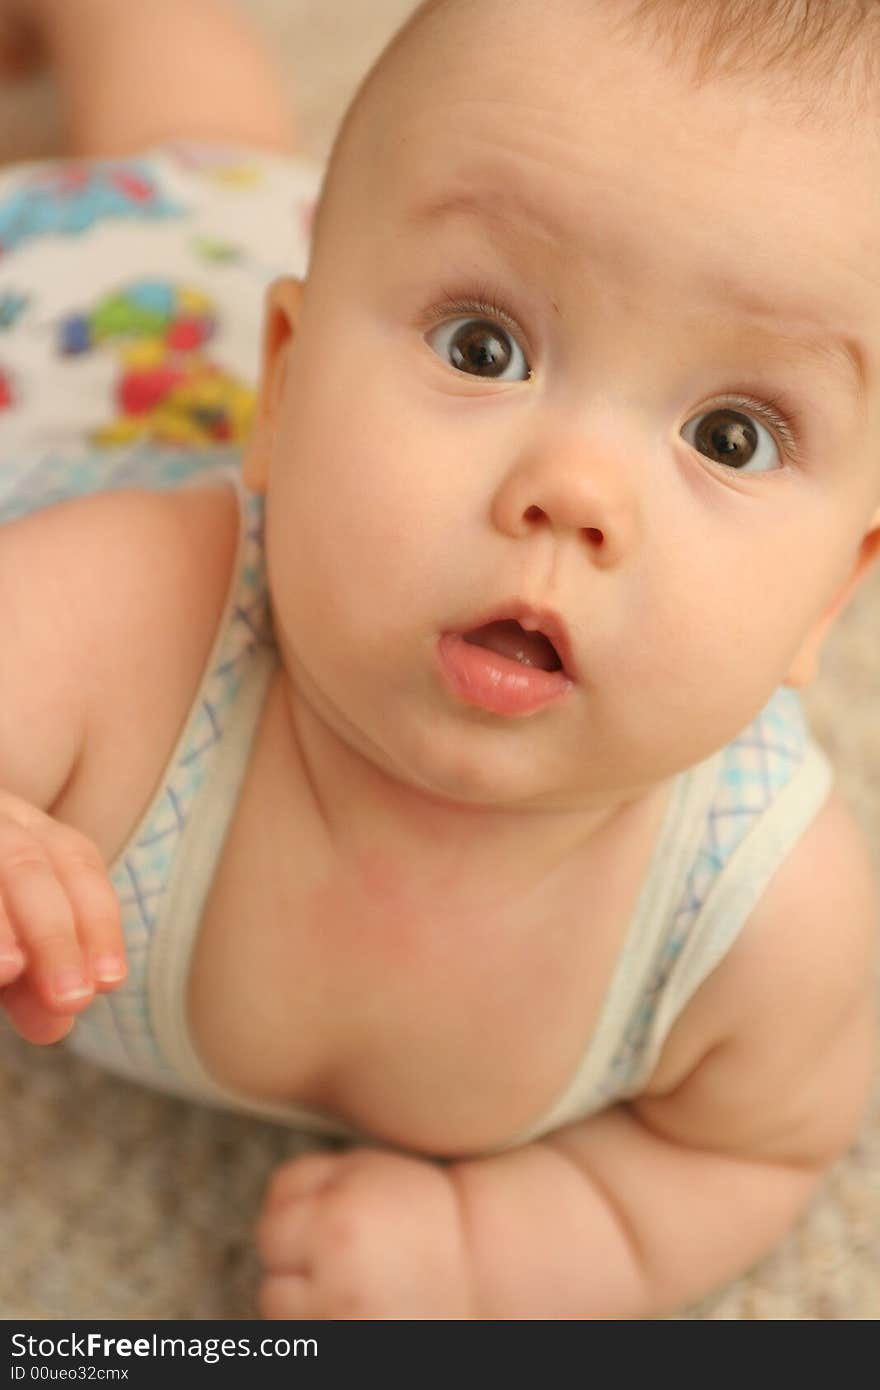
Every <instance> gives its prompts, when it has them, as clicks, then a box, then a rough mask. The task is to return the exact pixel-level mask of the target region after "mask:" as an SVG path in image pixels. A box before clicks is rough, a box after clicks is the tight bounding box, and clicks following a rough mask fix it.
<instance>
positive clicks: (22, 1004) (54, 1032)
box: [0, 975, 74, 1046]
mask: <svg viewBox="0 0 880 1390" xmlns="http://www.w3.org/2000/svg"><path fill="white" fill-rule="evenodd" d="M0 1008H2V1009H4V1011H5V1013H6V1016H7V1018H8V1019H9V1022H10V1023H11V1024H12V1026H13V1028H14V1029H15V1031H16V1032H17V1033H19V1034H20V1035H21V1037H23V1038H24V1040H25V1042H29V1043H36V1044H37V1045H38V1046H46V1045H48V1044H49V1043H57V1042H60V1041H61V1039H62V1038H66V1037H67V1034H68V1033H69V1032H70V1030H71V1028H72V1027H73V1023H74V1020H73V1019H72V1018H70V1017H65V1016H64V1015H62V1014H58V1013H52V1012H50V1011H49V1010H48V1009H47V1008H46V1006H45V1004H44V1003H43V1002H42V1001H41V1000H40V999H39V998H38V996H37V994H36V991H35V989H34V986H33V984H32V983H31V981H30V979H29V978H28V976H27V975H25V976H24V977H23V978H22V979H20V980H16V982H15V984H14V985H9V986H8V987H7V988H6V989H3V990H0Z"/></svg>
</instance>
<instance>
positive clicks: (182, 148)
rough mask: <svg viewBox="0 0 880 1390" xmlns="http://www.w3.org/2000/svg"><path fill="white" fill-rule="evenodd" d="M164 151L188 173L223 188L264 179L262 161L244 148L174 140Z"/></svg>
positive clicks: (254, 184) (252, 185)
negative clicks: (258, 160)
mask: <svg viewBox="0 0 880 1390" xmlns="http://www.w3.org/2000/svg"><path fill="white" fill-rule="evenodd" d="M165 152H166V153H167V154H170V155H171V156H172V157H173V158H175V159H176V160H177V161H178V163H179V164H180V165H182V167H183V168H184V169H186V170H187V171H188V172H189V173H191V174H198V175H199V176H201V177H202V178H205V179H207V180H209V181H210V182H211V183H215V184H218V185H220V186H221V187H223V188H241V189H252V188H257V187H259V185H260V184H262V183H264V182H265V178H266V173H265V170H264V168H263V167H262V165H260V164H259V163H258V162H257V160H255V159H254V158H253V156H252V155H249V153H248V151H247V150H240V149H236V147H235V146H234V145H201V144H195V143H193V144H190V143H187V142H186V141H177V142H175V143H174V144H172V145H168V146H167V147H166V150H165Z"/></svg>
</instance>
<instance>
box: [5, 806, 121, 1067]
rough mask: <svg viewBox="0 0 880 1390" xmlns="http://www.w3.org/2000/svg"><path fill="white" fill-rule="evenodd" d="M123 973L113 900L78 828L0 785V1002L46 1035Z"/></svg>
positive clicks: (17, 1023) (36, 1035)
mask: <svg viewBox="0 0 880 1390" xmlns="http://www.w3.org/2000/svg"><path fill="white" fill-rule="evenodd" d="M124 978H125V955H124V950H123V944H122V927H121V922H120V913H119V903H118V900H117V898H116V894H115V893H114V891H113V888H112V885H111V883H110V880H109V877H108V875H107V870H106V868H105V866H104V863H103V860H102V859H101V856H100V854H99V853H98V850H97V849H96V848H95V846H94V845H93V844H92V842H91V840H89V839H88V838H87V837H86V836H85V835H82V834H80V832H79V831H77V830H72V829H71V828H70V827H69V826H66V825H62V824H61V823H60V822H59V821H56V820H53V819H52V817H51V816H47V815H46V814H45V813H44V812H43V811H40V810H37V808H36V807H34V806H29V805H28V804H27V802H24V801H21V800H19V798H18V797H14V796H9V795H7V794H6V793H5V792H0V1006H2V1008H4V1009H5V1010H6V1013H7V1015H8V1017H9V1020H10V1022H11V1023H12V1026H13V1028H15V1029H16V1031H17V1032H19V1033H20V1034H21V1036H22V1037H23V1038H25V1039H26V1040H27V1041H28V1042H33V1043H53V1042H58V1041H59V1039H61V1038H63V1037H64V1036H65V1035H66V1034H67V1033H69V1032H70V1029H71V1028H72V1026H73V1017H74V1015H75V1014H78V1013H81V1012H82V1010H83V1009H84V1008H86V1007H87V1005H88V1004H90V1003H91V1001H92V999H93V998H94V996H95V993H96V992H105V991H107V990H111V989H115V987H116V986H117V985H119V984H121V982H122V980H123V979H124Z"/></svg>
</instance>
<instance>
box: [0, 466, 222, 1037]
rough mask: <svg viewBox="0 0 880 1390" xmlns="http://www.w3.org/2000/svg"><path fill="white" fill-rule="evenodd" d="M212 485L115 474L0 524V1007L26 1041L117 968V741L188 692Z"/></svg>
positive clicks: (212, 549) (42, 1033)
mask: <svg viewBox="0 0 880 1390" xmlns="http://www.w3.org/2000/svg"><path fill="white" fill-rule="evenodd" d="M218 500H219V501H220V502H221V503H223V502H224V498H223V495H222V494H219V495H218V496H217V497H214V496H212V497H211V498H210V499H206V498H203V497H202V496H200V495H198V496H197V495H196V492H195V490H186V489H184V490H181V491H180V492H179V493H178V494H177V495H174V496H172V495H167V496H165V495H161V494H150V493H141V492H134V491H131V492H127V491H126V492H120V493H115V494H105V495H99V496H95V497H89V498H81V499H77V500H75V501H72V502H68V503H64V504H61V505H59V506H55V507H50V508H46V509H45V510H43V511H40V512H37V513H34V514H32V515H30V516H27V517H24V518H23V519H21V520H19V521H15V522H11V523H7V524H5V525H4V526H2V527H0V611H2V613H3V641H2V643H0V1007H2V1008H4V1009H5V1011H6V1013H7V1015H8V1017H9V1018H10V1020H11V1022H12V1023H13V1025H14V1026H15V1027H16V1028H17V1030H18V1031H19V1032H20V1033H21V1034H22V1036H24V1037H25V1038H27V1039H28V1040H29V1041H31V1042H37V1043H51V1042H55V1041H57V1040H58V1039H59V1038H61V1037H63V1036H64V1035H65V1033H67V1032H68V1031H69V1030H70V1027H71V1025H72V1021H73V1017H74V1015H75V1014H77V1013H80V1012H82V1010H83V1009H84V1008H86V1007H87V1006H88V1005H89V1004H90V1003H91V1001H92V998H93V997H94V994H95V993H96V992H104V991H106V990H109V989H112V988H114V987H115V986H116V985H118V984H119V983H120V982H121V980H122V979H123V977H124V975H125V959H124V950H123V942H122V936H121V930H120V921H119V908H118V903H117V900H116V896H115V893H114V892H113V889H112V885H111V883H110V881H109V877H108V874H107V869H106V863H107V861H108V859H109V857H111V855H112V852H113V849H114V848H115V847H116V846H117V842H118V838H119V836H120V835H122V834H124V832H125V830H126V828H127V827H126V826H124V825H122V826H120V825H119V824H118V812H116V813H114V812H113V810H112V809H111V810H109V812H108V809H107V808H108V805H109V807H111V808H112V807H113V806H114V805H115V806H118V805H119V789H118V787H117V788H116V789H115V791H116V801H115V802H114V800H113V799H112V798H113V791H114V789H113V787H112V786H111V785H110V784H111V783H112V782H113V781H114V775H113V769H114V767H115V766H116V765H117V764H118V761H119V759H118V757H117V755H116V750H118V748H119V746H120V740H127V741H128V742H129V743H130V741H131V730H132V729H133V728H138V729H140V730H141V733H142V737H143V736H144V731H145V730H146V728H147V721H148V720H149V719H150V718H151V717H155V716H156V714H157V712H158V713H159V714H160V715H161V716H162V718H163V719H164V725H169V726H170V727H172V728H173V727H174V721H175V720H176V718H177V717H178V714H177V707H178V705H180V706H181V707H183V708H185V703H184V702H185V700H186V698H187V693H188V687H189V684H191V682H192V680H193V679H194V678H195V677H194V670H195V669H197V664H198V662H199V661H200V660H202V659H203V656H204V654H205V653H204V648H205V647H206V645H208V644H209V643H210V640H211V636H212V628H211V626H210V616H211V613H212V609H213V607H214V606H215V605H216V602H217V596H216V592H215V591H216V590H218V589H219V591H220V592H221V593H222V591H223V586H224V585H225V582H226V578H225V570H224V566H225V565H226V564H227V563H228V555H227V551H228V548H229V536H228V534H227V532H228V530H229V528H228V526H226V524H225V523H224V521H223V519H222V518H220V517H219V516H216V515H215V510H214V509H215V508H216V506H217V503H218ZM214 571H216V574H215V573H214ZM181 652H185V653H186V657H185V659H182V658H181ZM190 652H191V653H192V656H191V657H190ZM187 661H190V662H191V663H192V665H193V668H194V670H193V671H191V670H188V669H187V665H186V662H187ZM175 682H177V685H175ZM132 690H134V691H135V692H136V697H135V698H133V697H132V694H131V691H132ZM189 694H190V696H191V692H189ZM138 700H139V701H140V704H138V703H137V701H138ZM164 725H163V727H164ZM99 753H100V756H98V754H99ZM120 778H122V780H123V781H124V778H125V774H124V773H119V774H118V776H117V778H116V780H117V781H119V780H120ZM89 788H91V790H90V791H89Z"/></svg>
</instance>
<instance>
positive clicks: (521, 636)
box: [462, 618, 562, 671]
mask: <svg viewBox="0 0 880 1390" xmlns="http://www.w3.org/2000/svg"><path fill="white" fill-rule="evenodd" d="M462 638H463V640H464V641H465V642H467V643H469V644H470V645H471V646H473V647H485V648H486V649H487V651H490V652H495V653H496V654H497V655H498V656H506V657H507V658H508V660H509V661H518V662H519V663H520V665H521V666H532V667H534V668H535V669H537V670H539V671H561V670H562V662H561V660H560V658H559V653H558V652H557V650H556V648H555V647H554V645H553V643H552V642H551V641H550V638H549V637H545V635H544V633H543V632H539V631H535V632H530V631H528V630H527V629H526V628H524V627H523V626H522V624H521V623H518V622H517V620H516V619H515V618H505V619H503V620H500V621H497V622H492V623H486V625H485V626H484V627H478V628H474V629H473V631H472V632H464V633H462Z"/></svg>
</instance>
